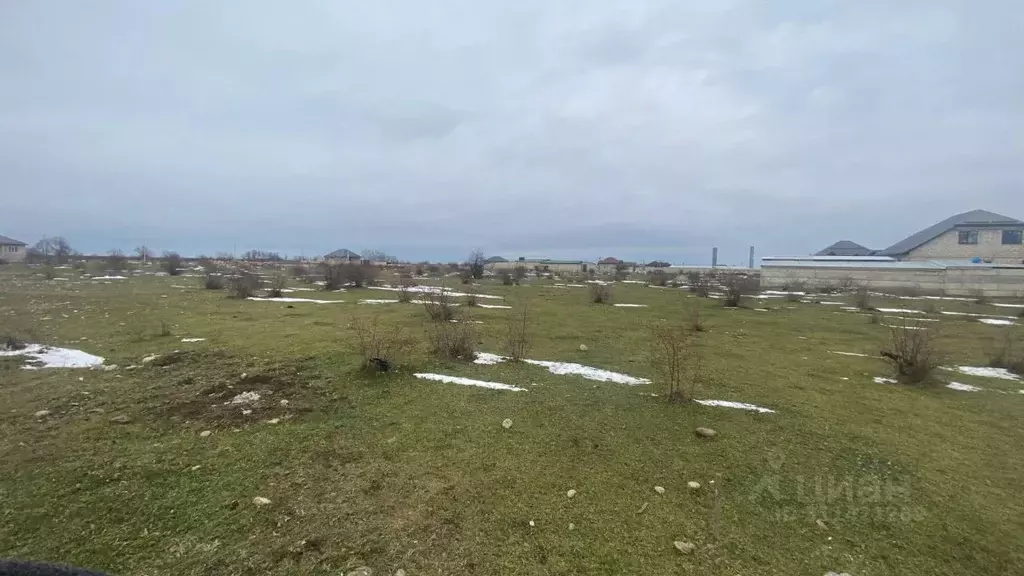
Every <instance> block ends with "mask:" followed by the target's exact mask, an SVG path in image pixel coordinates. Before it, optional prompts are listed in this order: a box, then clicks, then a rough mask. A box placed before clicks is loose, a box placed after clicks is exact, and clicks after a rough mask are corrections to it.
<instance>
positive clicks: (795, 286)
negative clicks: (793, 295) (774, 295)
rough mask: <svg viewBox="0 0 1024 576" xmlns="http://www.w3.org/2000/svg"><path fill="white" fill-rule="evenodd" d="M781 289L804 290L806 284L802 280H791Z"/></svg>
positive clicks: (790, 290) (789, 290) (788, 290)
mask: <svg viewBox="0 0 1024 576" xmlns="http://www.w3.org/2000/svg"><path fill="white" fill-rule="evenodd" d="M783 289H784V290H785V291H786V292H806V291H807V284H805V283H804V281H803V280H793V281H792V282H787V283H786V285H785V286H783Z"/></svg>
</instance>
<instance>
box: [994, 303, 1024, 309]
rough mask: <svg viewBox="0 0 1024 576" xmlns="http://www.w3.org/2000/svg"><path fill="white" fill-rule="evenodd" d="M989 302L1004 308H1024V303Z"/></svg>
mask: <svg viewBox="0 0 1024 576" xmlns="http://www.w3.org/2000/svg"><path fill="white" fill-rule="evenodd" d="M989 304H991V305H993V306H1001V307H1003V308H1024V304H1007V303H1005V302H989Z"/></svg>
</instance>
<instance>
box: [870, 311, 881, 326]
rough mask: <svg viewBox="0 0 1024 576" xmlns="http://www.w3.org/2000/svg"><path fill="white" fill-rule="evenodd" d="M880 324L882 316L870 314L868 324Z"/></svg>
mask: <svg viewBox="0 0 1024 576" xmlns="http://www.w3.org/2000/svg"><path fill="white" fill-rule="evenodd" d="M881 323H882V315H881V314H879V313H877V312H875V313H873V314H871V315H870V316H868V324H881Z"/></svg>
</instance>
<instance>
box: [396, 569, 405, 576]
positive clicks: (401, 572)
mask: <svg viewBox="0 0 1024 576" xmlns="http://www.w3.org/2000/svg"><path fill="white" fill-rule="evenodd" d="M393 576H405V570H402V569H401V568H399V569H398V570H395V573H394V575H393Z"/></svg>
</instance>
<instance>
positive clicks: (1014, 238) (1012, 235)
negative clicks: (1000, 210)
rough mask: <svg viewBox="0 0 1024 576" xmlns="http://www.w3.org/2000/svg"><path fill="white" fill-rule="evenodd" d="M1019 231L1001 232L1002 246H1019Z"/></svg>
mask: <svg viewBox="0 0 1024 576" xmlns="http://www.w3.org/2000/svg"><path fill="white" fill-rule="evenodd" d="M1021 236H1022V234H1021V230H1003V244H1021Z"/></svg>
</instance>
